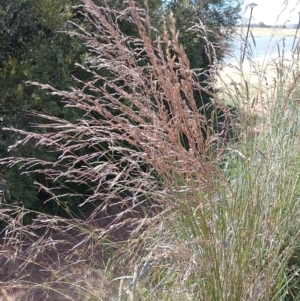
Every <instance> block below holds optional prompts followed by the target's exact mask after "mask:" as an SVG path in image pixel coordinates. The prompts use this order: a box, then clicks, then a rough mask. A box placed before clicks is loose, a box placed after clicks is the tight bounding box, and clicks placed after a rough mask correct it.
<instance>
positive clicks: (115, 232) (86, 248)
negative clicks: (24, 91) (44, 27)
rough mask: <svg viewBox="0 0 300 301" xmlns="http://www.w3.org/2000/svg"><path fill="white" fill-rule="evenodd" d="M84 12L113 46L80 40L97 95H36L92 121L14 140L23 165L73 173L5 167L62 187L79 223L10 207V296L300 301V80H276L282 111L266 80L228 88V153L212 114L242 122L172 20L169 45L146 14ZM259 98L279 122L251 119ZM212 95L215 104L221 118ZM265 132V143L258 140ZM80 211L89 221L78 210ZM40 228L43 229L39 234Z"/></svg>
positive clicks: (71, 216) (75, 91) (54, 122)
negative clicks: (27, 151) (191, 56)
mask: <svg viewBox="0 0 300 301" xmlns="http://www.w3.org/2000/svg"><path fill="white" fill-rule="evenodd" d="M83 3H84V4H83V9H84V11H85V12H86V18H87V19H88V21H89V24H91V25H92V26H93V28H94V29H95V32H96V33H97V34H93V35H91V34H90V33H89V32H87V31H86V30H85V29H84V28H78V31H77V32H76V35H78V36H79V37H81V38H82V39H83V40H84V42H85V44H86V46H87V47H88V49H89V51H90V54H91V55H90V57H89V58H88V59H87V61H86V64H85V65H80V66H78V67H79V68H81V69H82V72H83V74H85V75H86V79H85V80H82V79H78V78H77V79H76V80H77V82H78V88H72V89H70V90H69V91H59V90H56V89H54V88H53V87H51V86H49V85H44V84H40V83H32V84H35V85H38V86H39V87H41V88H42V89H46V90H47V91H49V93H51V94H52V95H56V96H59V97H61V99H62V101H64V103H65V106H66V107H68V108H69V109H70V110H73V112H76V114H77V116H78V117H77V119H76V120H75V121H74V122H71V121H67V120H63V119H59V118H56V117H53V116H47V115H42V114H40V113H32V114H35V115H36V116H38V117H39V118H41V120H44V123H43V122H41V123H39V124H36V125H33V126H34V127H35V128H34V130H33V131H32V132H25V131H22V130H17V129H7V130H10V131H14V132H16V133H17V134H18V135H19V137H20V139H19V141H17V143H16V144H15V145H13V146H12V147H11V151H12V152H13V150H14V149H15V148H16V147H18V146H19V145H22V144H26V143H28V142H30V141H33V142H34V143H35V147H41V148H44V149H51V150H53V151H55V152H56V153H57V159H56V160H55V161H47V160H44V159H39V158H16V157H14V156H12V157H10V158H5V159H2V160H1V164H3V165H5V166H9V167H10V166H14V165H18V166H20V170H21V171H22V172H23V173H24V174H28V173H34V174H38V175H40V176H41V177H42V179H44V178H46V179H47V181H48V182H51V185H45V181H40V182H39V181H38V180H37V181H36V185H37V186H38V187H39V189H40V190H42V191H44V192H45V193H47V195H48V198H47V200H46V201H47V202H56V203H58V204H60V205H61V206H62V207H63V210H64V211H65V212H66V213H67V214H66V215H68V218H66V217H60V216H58V215H57V216H53V215H47V214H43V213H40V212H32V211H30V210H28V209H24V208H21V207H19V206H12V205H7V204H3V206H2V207H1V209H0V218H1V220H4V221H5V222H6V226H5V228H4V230H3V232H2V240H1V248H0V253H1V260H0V263H1V271H2V270H3V271H5V273H1V274H0V278H1V283H0V285H1V290H2V294H3V295H4V296H5V294H6V295H7V296H9V298H13V296H15V299H17V298H18V294H19V300H54V299H55V298H56V299H59V300H116V301H117V300H218V301H223V300H224V301H225V300H236V301H240V300H249V301H250V300H298V299H299V295H300V293H299V283H298V280H297V276H298V269H299V258H298V255H297V250H298V248H299V234H300V233H299V231H300V229H299V226H298V225H299V216H300V215H299V213H300V205H299V202H298V199H299V194H300V190H299V187H300V186H299V175H298V169H299V168H300V160H299V158H300V156H299V150H300V148H299V135H300V132H299V128H300V118H299V116H300V115H299V114H300V112H299V107H298V98H299V91H298V90H297V84H298V79H299V75H298V72H299V71H298V70H297V68H294V67H293V68H292V67H290V66H286V65H285V61H284V60H282V65H275V67H276V66H277V67H278V69H277V70H280V72H279V71H278V73H277V74H278V77H277V78H275V80H274V81H273V86H272V87H273V90H272V91H273V92H272V93H273V94H272V98H271V99H270V98H269V94H268V93H270V89H267V90H266V89H264V88H263V79H262V80H261V81H260V83H261V84H260V85H257V84H255V85H252V84H251V83H249V82H248V81H247V80H243V81H241V82H240V83H236V84H235V85H233V88H232V89H231V88H230V87H228V89H227V90H225V92H226V93H227V96H228V97H229V98H230V99H231V100H232V102H233V103H234V104H235V107H236V109H237V114H238V117H239V121H236V122H237V123H239V137H238V139H237V140H235V141H233V140H232V141H231V140H228V139H227V140H226V141H224V136H223V134H222V133H219V132H216V131H215V130H214V128H213V125H212V120H210V119H209V118H208V117H207V116H206V115H205V114H203V112H205V111H206V110H208V109H211V106H213V111H214V110H215V111H216V110H217V109H223V111H224V114H225V117H227V119H228V120H230V119H232V118H233V117H232V116H230V114H229V113H228V112H227V110H226V106H225V105H226V104H225V103H224V101H223V100H222V98H221V95H222V94H220V93H215V92H213V89H211V88H210V87H209V85H205V86H204V85H203V83H202V84H201V82H200V80H199V77H200V75H199V74H197V73H196V72H195V71H193V70H191V69H190V68H189V62H188V59H187V57H186V55H185V53H184V50H183V48H182V46H181V45H179V43H178V32H177V31H176V29H175V26H174V20H173V18H172V16H171V17H170V21H171V24H172V26H171V28H165V31H164V33H163V34H160V33H159V32H158V31H156V30H155V29H154V28H153V27H152V25H151V21H150V19H149V17H148V15H147V12H146V11H145V10H142V9H139V8H137V7H136V6H135V4H134V2H133V1H129V6H128V8H127V9H125V10H124V11H121V12H117V11H111V10H110V9H108V8H107V7H103V8H98V7H96V6H95V5H94V4H93V3H92V2H91V1H88V0H85V1H83ZM118 22H128V24H130V26H131V27H132V28H133V30H134V31H135V33H136V35H135V36H130V35H126V34H125V33H122V32H121V31H120V28H119V26H118ZM74 34H75V33H74ZM292 64H294V65H293V66H296V65H297V60H295V59H293V61H292ZM272 66H273V65H272ZM241 67H242V66H241ZM279 67H280V68H279ZM289 68H292V69H293V72H291V71H290V70H292V69H289ZM240 70H241V77H243V69H242V68H241V69H240ZM215 76H216V77H217V76H218V73H215ZM219 80H220V81H221V82H222V78H221V79H219ZM212 85H213V84H212ZM249 91H254V92H255V93H254V95H255V96H254V97H255V103H260V102H262V101H263V100H266V101H271V100H272V105H270V106H268V114H266V115H265V116H264V118H261V116H253V114H250V113H249V111H247V110H245V104H244V103H248V104H249V102H250V101H251V97H250V92H249ZM251 93H252V92H251ZM204 95H206V96H207V95H209V97H210V98H211V100H213V102H212V104H210V107H208V106H207V105H206V104H205V102H204V99H203V97H204ZM240 97H242V101H241V98H240ZM199 102H200V103H201V105H200V106H199ZM225 119H226V118H225ZM257 126H260V129H263V130H260V131H259V134H258V135H256V134H254V132H255V128H256V127H257ZM225 130H226V129H225ZM36 178H37V179H39V177H36ZM72 187H76V189H75V188H74V189H73V191H72V190H70V188H72ZM66 197H68V198H74V200H76V202H78V203H79V206H78V208H79V209H80V210H79V211H76V212H75V211H74V210H71V208H70V207H69V206H68V205H66V203H64V202H63V200H64V199H65V198H66ZM28 214H30V215H32V216H33V218H32V222H31V223H29V224H24V223H23V220H24V216H26V215H28ZM20 292H21V293H20ZM8 300H9V299H8Z"/></svg>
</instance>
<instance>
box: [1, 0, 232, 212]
mask: <svg viewBox="0 0 300 301" xmlns="http://www.w3.org/2000/svg"><path fill="white" fill-rule="evenodd" d="M83 2H85V1H83ZM83 2H82V1H79V0H69V1H63V0H45V1H43V2H40V1H38V0H22V1H19V0H13V1H4V2H3V4H1V6H0V14H1V16H2V18H1V22H2V24H1V25H2V27H1V28H2V33H3V34H2V35H1V46H0V47H1V48H0V68H1V72H0V84H1V86H2V87H4V88H3V93H2V95H1V96H0V102H1V109H0V114H1V116H2V117H3V119H4V126H6V127H14V128H19V129H21V132H22V131H27V130H32V129H33V130H34V132H35V133H36V134H37V135H38V134H43V132H47V131H49V128H47V126H46V125H44V126H43V127H32V124H39V123H40V122H41V120H42V117H41V116H45V114H46V113H47V114H49V115H51V116H55V117H58V118H62V119H64V120H67V121H68V122H76V120H78V118H81V117H82V116H83V115H84V114H85V112H84V110H80V109H78V108H77V107H76V106H71V107H72V108H71V109H70V108H67V107H65V106H64V102H61V101H60V99H59V98H58V97H57V96H55V95H50V94H49V93H46V92H45V91H44V90H40V89H37V88H36V87H35V86H32V85H28V84H26V82H27V81H33V82H40V83H43V84H48V85H51V86H52V87H53V88H54V89H58V90H70V89H71V87H73V88H74V89H76V88H79V87H80V88H82V87H83V86H85V84H84V83H85V82H89V81H90V80H93V79H94V75H93V74H94V73H96V74H97V76H99V77H100V78H106V79H110V80H111V81H112V82H113V83H114V85H113V86H112V85H106V86H105V87H106V89H107V90H106V92H107V93H110V94H111V95H112V97H115V95H117V94H118V93H119V92H118V90H119V89H120V88H122V87H124V82H126V80H125V79H124V78H119V77H118V74H117V73H115V72H114V71H113V69H111V68H107V67H106V66H105V65H103V66H101V67H99V68H96V69H93V71H92V72H91V70H90V69H89V68H75V67H74V64H75V62H77V63H80V64H82V65H83V66H87V65H89V64H92V63H93V61H94V60H95V58H96V57H97V48H92V51H90V52H87V51H86V46H87V47H88V48H90V49H91V47H90V46H91V45H90V44H89V42H87V43H86V45H85V46H84V45H83V44H82V42H80V41H79V39H78V37H80V38H82V36H83V37H84V39H86V37H87V36H90V37H91V39H92V38H93V39H94V40H93V43H100V44H101V45H105V43H109V41H110V38H111V37H110V35H111V33H110V32H109V31H105V32H101V35H99V28H98V26H99V22H100V18H98V17H96V16H95V14H93V13H91V12H90V11H89V10H86V6H85V5H84V3H83ZM143 2H144V1H142V0H140V1H137V4H136V10H137V11H138V12H139V13H140V12H142V10H141V9H140V8H138V5H141V6H144V7H145V9H146V12H145V18H146V17H147V18H150V19H151V23H150V21H149V20H148V19H147V22H148V23H147V25H148V26H149V27H147V26H146V27H145V29H144V30H146V31H147V32H148V33H149V34H150V37H149V38H150V39H152V43H155V40H156V39H157V37H160V38H162V37H163V36H164V34H163V28H164V25H163V23H164V22H163V21H164V20H165V21H166V22H167V23H166V27H165V28H170V27H172V28H173V29H174V28H175V27H176V29H177V30H179V32H180V34H179V43H180V44H182V45H183V47H184V49H185V52H186V54H187V58H188V59H189V64H190V67H192V68H199V67H201V68H206V69H207V67H208V66H209V65H210V64H211V63H212V58H214V57H215V56H214V55H213V54H211V53H210V51H215V50H216V49H217V51H216V53H217V56H216V57H221V55H222V48H221V47H219V46H220V45H221V44H222V43H223V42H224V41H225V40H226V38H228V34H229V33H230V30H231V27H232V26H233V25H234V22H235V21H236V20H237V18H238V17H237V16H238V15H237V12H238V5H237V2H236V1H234V3H235V4H236V5H235V6H234V5H229V4H228V1H227V2H226V1H206V2H201V1H200V2H196V1H171V2H170V1H168V2H165V1H160V0H151V1H150V0H149V1H148V5H146V6H145V5H144V4H143ZM82 3H83V4H82ZM94 3H95V4H97V5H98V6H99V7H102V6H103V5H104V1H102V0H95V1H94ZM105 3H107V4H106V6H105V7H106V8H105V9H104V8H101V9H103V10H104V12H106V13H107V12H111V14H109V19H107V22H111V24H110V26H112V28H113V29H117V30H119V32H120V34H122V35H120V36H119V38H120V41H119V42H117V41H114V43H115V45H118V43H123V42H124V41H123V39H124V38H125V39H127V40H126V43H127V44H126V47H127V48H126V49H127V51H132V52H133V53H134V55H135V56H136V57H135V59H137V63H138V65H139V67H140V68H145V67H146V66H147V65H148V64H149V60H150V58H149V57H147V56H145V52H143V51H144V50H142V49H140V45H139V44H138V43H133V42H132V41H134V37H136V38H140V37H141V32H140V31H139V30H141V29H140V27H139V26H137V24H135V25H134V23H133V21H132V20H133V19H132V17H131V18H123V17H122V16H123V15H124V16H126V14H127V13H128V12H129V11H130V9H129V8H128V6H126V4H125V2H124V1H113V0H112V1H105ZM225 3H227V4H228V5H227V4H226V5H227V6H226V5H225ZM224 6H226V7H225V10H224V11H225V12H226V13H225V15H221V16H219V17H218V18H217V17H216V16H217V13H218V12H219V14H221V13H220V12H221V8H222V9H224ZM131 9H132V8H131ZM171 11H172V12H173V13H174V16H175V19H174V18H171V20H176V24H172V25H171V24H168V20H169V19H168V17H167V16H168V15H169V13H170V12H171ZM162 12H163V13H164V15H165V16H164V18H165V19H164V18H162V14H161V13H162ZM235 13H236V15H235V17H234V16H233V15H234V14H235ZM209 16H211V18H212V19H211V20H210V17H209ZM68 21H71V22H69V23H68ZM102 21H103V22H104V20H102ZM199 22H200V23H199ZM199 24H200V25H199ZM104 25H106V26H107V24H104ZM197 26H198V27H197ZM155 27H156V28H157V29H156V30H154V28H155ZM70 29H72V31H73V34H72V35H70V34H67V33H65V32H64V31H66V30H70ZM171 34H172V35H175V32H173V33H171ZM210 38H211V40H212V41H214V44H213V47H211V45H212V44H210V42H208V41H210ZM131 40H132V41H131ZM91 41H92V40H91ZM91 41H90V42H91ZM91 43H92V42H91ZM101 47H102V46H101ZM161 47H162V51H163V53H164V55H168V52H167V49H168V48H167V46H166V45H164V44H161ZM218 47H219V48H218ZM138 50H140V51H141V52H139V51H138ZM168 51H170V53H169V55H174V54H177V57H178V53H176V51H178V49H177V50H176V49H169V50H168ZM172 51H173V53H172ZM174 51H175V52H174ZM180 51H181V50H180ZM204 54H205V55H204ZM121 58H122V57H121ZM207 58H209V60H207ZM111 59H114V60H115V59H118V60H119V58H115V57H112V58H111ZM124 63H125V62H124ZM180 64H181V63H180V61H177V58H175V65H174V66H173V67H174V68H175V69H174V71H176V68H177V67H176V66H180ZM120 66H121V63H120V65H119V66H116V68H119V67H120ZM176 72H177V73H176V74H177V75H179V78H178V80H180V79H182V77H183V75H182V74H179V73H178V71H176ZM201 74H202V75H199V74H198V75H197V76H199V78H198V80H199V81H200V82H202V86H203V87H204V86H205V85H204V83H203V80H204V79H205V76H204V78H203V74H204V73H203V72H202V73H201ZM195 76H196V75H195ZM74 78H77V80H76V81H74ZM97 85H100V86H101V85H105V80H99V81H98V82H97ZM97 87H98V86H97ZM98 88H99V87H98ZM160 88H161V87H160V85H158V89H160ZM86 89H88V90H89V92H90V93H91V95H93V97H99V95H101V93H100V92H99V90H93V89H91V90H90V89H89V88H88V87H86ZM124 89H125V91H126V93H128V95H130V94H131V93H133V88H132V86H131V85H127V86H126V87H124ZM100 90H101V89H100ZM191 91H193V89H192V90H191ZM99 93H100V94H99ZM181 93H182V92H181ZM54 94H55V93H54ZM210 94H211V91H210V90H209V89H207V88H206V87H204V88H203V89H202V90H201V89H200V90H198V91H194V95H193V97H194V98H195V99H196V102H197V107H198V109H200V108H201V109H202V113H205V112H206V113H207V112H208V111H207V110H206V109H204V107H203V104H204V103H205V102H207V101H205V97H206V98H207V99H209V97H210ZM182 96H183V97H185V96H184V95H182ZM168 97H171V95H169V96H168ZM150 99H152V101H153V102H154V104H156V105H158V104H157V102H156V101H155V99H153V98H152V97H150ZM120 101H121V103H122V106H121V107H122V108H123V109H125V107H126V106H129V107H131V106H135V104H134V103H132V102H130V101H128V97H124V96H123V97H122V99H121V100H120ZM167 103H168V99H165V100H164V101H163V104H164V105H166V104H167ZM121 107H117V106H112V107H110V109H111V113H112V116H115V115H118V114H120V112H121ZM166 107H167V108H168V110H169V113H168V114H170V113H171V112H170V108H171V106H170V104H167V106H166ZM136 109H137V110H138V107H136ZM32 110H34V111H35V112H38V113H34V114H28V112H29V111H32ZM121 113H122V112H121ZM90 114H91V115H92V116H93V118H94V119H95V120H102V118H103V116H102V115H101V114H100V113H99V112H98V111H95V110H91V112H90ZM172 114H175V113H174V112H173V113H172ZM204 115H205V114H204ZM127 117H128V118H129V116H127ZM209 118H210V117H209ZM209 118H208V119H209ZM48 122H49V123H51V120H48ZM21 132H20V131H15V132H10V133H9V134H7V132H2V139H1V141H0V143H1V148H0V155H1V156H2V157H7V156H8V153H7V147H8V145H10V144H12V143H13V142H14V141H17V140H18V139H20V135H21ZM180 136H181V142H184V144H185V146H186V148H190V147H191V146H190V144H189V142H188V140H189V136H188V135H187V133H186V131H182V132H181V133H180ZM182 137H183V138H182ZM74 139H75V138H74ZM183 140H184V141H183ZM65 142H67V140H66V141H65ZM33 145H34V143H33V141H32V144H31V143H26V144H25V145H23V146H22V147H19V148H15V149H14V155H15V156H23V157H31V158H39V159H40V160H45V161H47V162H48V161H49V162H50V161H53V160H54V161H55V160H57V158H58V157H59V155H58V153H57V152H56V151H54V150H55V148H51V145H49V144H47V145H46V144H41V145H36V146H35V147H34V148H33ZM124 145H126V147H128V146H129V145H130V143H129V141H124ZM131 147H132V148H133V149H134V148H135V146H134V145H133V144H131ZM108 148H109V143H108V141H106V140H105V141H102V142H101V143H99V144H98V145H97V149H101V151H102V152H103V153H105V156H101V158H102V159H101V160H108V158H109V160H121V161H122V156H121V154H117V153H116V152H115V153H114V154H113V155H112V153H110V152H108V151H107V150H108ZM93 151H94V148H93V147H85V146H83V147H80V148H78V149H77V150H76V151H74V155H76V156H78V157H80V156H86V155H90V154H91V153H93ZM77 164H78V165H79V167H81V165H82V162H81V161H80V160H79V161H78V162H77ZM13 165H14V167H13V168H12V169H10V170H9V172H7V171H6V170H3V171H2V174H3V177H4V180H5V182H3V183H5V186H6V187H5V188H6V189H5V190H6V192H7V200H8V201H9V202H16V203H22V204H23V205H24V206H25V207H26V208H31V209H34V210H37V211H40V210H45V209H46V210H48V211H49V212H51V213H53V212H57V208H58V207H59V206H60V205H61V204H63V203H61V204H59V206H58V205H57V204H58V203H59V202H58V203H56V202H55V200H54V199H53V202H52V203H51V202H48V203H47V206H44V205H43V202H44V200H45V199H47V197H49V194H48V195H46V194H45V193H41V192H39V193H37V190H36V189H35V188H34V185H33V182H34V180H38V181H39V182H40V185H43V186H44V188H47V189H49V191H50V190H51V185H52V184H51V181H49V179H48V178H42V175H41V174H40V175H39V176H38V178H35V177H37V176H36V175H34V174H30V176H28V177H27V178H24V177H23V176H21V175H20V171H19V170H18V168H19V165H18V164H13ZM142 165H143V164H142ZM144 166H145V165H144ZM57 168H58V167H57ZM92 186H93V185H92V184H91V183H89V182H88V183H86V184H85V185H81V186H80V187H79V186H78V185H76V184H75V182H68V183H67V182H66V181H65V180H64V179H63V178H61V181H60V187H61V191H60V195H64V192H65V191H66V190H70V189H71V190H72V191H73V194H72V196H70V195H68V198H65V199H66V202H65V203H64V204H69V205H66V206H65V207H64V206H63V207H64V210H68V208H69V207H70V206H71V207H72V206H73V208H76V207H77V205H78V202H81V200H82V198H81V197H79V198H77V196H78V195H81V193H82V190H83V191H85V192H86V195H89V192H87V191H88V190H89V187H92ZM47 189H46V190H47ZM22 191H26V192H27V194H24V193H21V192H22ZM40 191H41V190H40Z"/></svg>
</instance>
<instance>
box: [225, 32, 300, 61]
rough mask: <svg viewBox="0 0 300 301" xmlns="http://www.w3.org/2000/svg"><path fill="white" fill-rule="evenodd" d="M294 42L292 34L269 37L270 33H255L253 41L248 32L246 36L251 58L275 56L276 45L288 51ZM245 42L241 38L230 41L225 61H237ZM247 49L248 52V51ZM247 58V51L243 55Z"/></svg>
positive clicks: (297, 39)
mask: <svg viewBox="0 0 300 301" xmlns="http://www.w3.org/2000/svg"><path fill="white" fill-rule="evenodd" d="M293 42H294V37H293V36H286V37H278V36H273V37H272V38H271V36H270V35H260V36H259V35H255V36H254V41H253V38H252V36H251V35H250V34H249V36H248V42H247V45H248V49H249V50H250V49H251V53H252V56H251V57H253V58H261V57H264V56H265V55H266V54H267V56H275V55H278V47H279V49H280V52H282V50H283V49H284V52H290V51H291V50H292V46H293ZM298 43H299V38H296V41H295V46H296V45H298ZM244 45H245V42H244V41H242V40H241V39H238V38H237V39H236V40H235V41H234V42H233V43H232V48H231V52H230V54H227V55H226V56H225V58H224V61H225V62H228V63H231V62H236V61H239V60H240V58H241V56H242V53H243V50H244ZM249 50H248V52H249ZM246 59H247V52H246V55H245V60H246Z"/></svg>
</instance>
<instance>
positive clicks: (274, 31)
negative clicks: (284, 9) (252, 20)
mask: <svg viewBox="0 0 300 301" xmlns="http://www.w3.org/2000/svg"><path fill="white" fill-rule="evenodd" d="M296 30H297V29H296V28H265V27H250V31H251V33H252V35H253V36H262V35H264V36H271V35H275V36H280V37H285V36H293V37H294V36H295V33H296ZM246 32H247V27H246V26H244V27H237V28H236V33H237V34H246ZM297 37H298V38H299V37H300V30H298V33H297Z"/></svg>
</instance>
